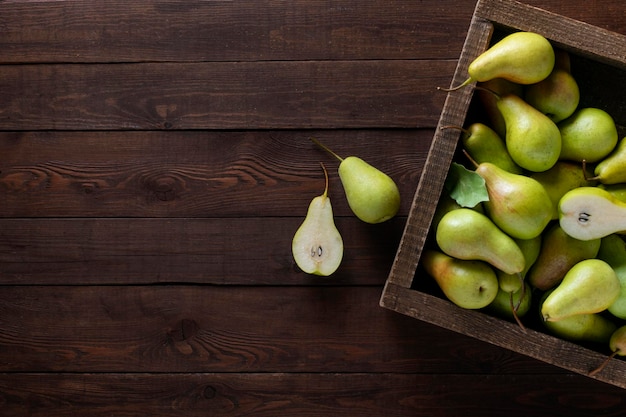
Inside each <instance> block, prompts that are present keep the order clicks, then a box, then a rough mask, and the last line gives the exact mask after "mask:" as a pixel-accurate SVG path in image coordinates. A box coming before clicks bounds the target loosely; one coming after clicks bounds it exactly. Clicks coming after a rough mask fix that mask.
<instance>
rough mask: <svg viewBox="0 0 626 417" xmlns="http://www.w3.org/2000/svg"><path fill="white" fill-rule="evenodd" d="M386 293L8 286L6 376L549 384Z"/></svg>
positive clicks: (2, 357) (3, 338)
mask: <svg viewBox="0 0 626 417" xmlns="http://www.w3.org/2000/svg"><path fill="white" fill-rule="evenodd" d="M379 296H380V287H378V286H375V287H338V288H337V287H335V288H328V287H315V286H310V287H307V286H299V287H279V286H266V287H224V286H184V285H176V286H164V285H159V286H86V287H85V286H46V287H43V286H4V287H3V288H2V291H0V311H1V312H2V314H1V315H0V372H81V373H92V372H170V373H181V372H240V373H247V372H289V373H300V372H320V373H326V372H333V373H335V372H368V373H373V374H377V373H380V372H399V373H407V372H409V373H411V372H414V373H476V372H478V373H530V374H532V373H551V372H555V369H558V368H553V367H549V366H548V365H546V364H543V363H541V362H537V361H533V360H531V359H526V358H524V357H522V356H518V355H515V354H513V353H509V352H506V351H503V350H501V349H498V348H495V347H493V346H490V345H488V344H485V343H483V342H478V341H474V340H472V339H470V338H464V337H461V336H460V335H457V334H455V333H453V332H450V331H447V330H444V329H441V328H438V327H435V326H430V325H428V324H425V323H419V322H418V321H416V320H413V319H411V318H408V317H405V316H403V315H401V314H397V313H394V312H391V311H388V310H386V309H382V308H380V307H378V305H377V299H378V297H379Z"/></svg>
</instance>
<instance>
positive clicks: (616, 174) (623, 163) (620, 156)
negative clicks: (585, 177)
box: [592, 138, 626, 184]
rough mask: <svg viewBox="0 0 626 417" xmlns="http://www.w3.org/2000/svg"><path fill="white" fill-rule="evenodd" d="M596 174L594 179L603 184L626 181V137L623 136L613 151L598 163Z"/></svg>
mask: <svg viewBox="0 0 626 417" xmlns="http://www.w3.org/2000/svg"><path fill="white" fill-rule="evenodd" d="M594 174H595V177H593V178H592V180H597V181H600V182H601V183H602V184H619V183H623V182H626V138H622V139H621V140H620V141H619V142H618V144H617V146H616V147H615V149H614V150H613V152H611V153H610V154H609V156H607V157H606V158H604V159H603V160H602V161H600V162H599V163H598V164H597V165H596V168H595V170H594Z"/></svg>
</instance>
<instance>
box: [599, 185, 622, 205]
mask: <svg viewBox="0 0 626 417" xmlns="http://www.w3.org/2000/svg"><path fill="white" fill-rule="evenodd" d="M597 187H598V188H601V189H603V190H606V191H608V192H609V194H611V195H612V196H613V197H615V198H617V199H618V200H619V201H623V202H624V203H626V183H623V182H621V183H619V184H598V185H597Z"/></svg>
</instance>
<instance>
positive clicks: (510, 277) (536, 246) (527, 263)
mask: <svg viewBox="0 0 626 417" xmlns="http://www.w3.org/2000/svg"><path fill="white" fill-rule="evenodd" d="M513 240H514V241H515V243H517V246H519V248H520V250H521V251H522V254H524V269H523V270H522V271H521V272H520V273H518V274H507V273H504V272H502V271H500V270H497V271H496V275H497V276H498V283H499V284H500V289H501V290H502V291H504V292H507V293H514V292H517V291H519V290H520V289H521V288H522V285H523V284H524V279H525V278H526V275H527V274H528V271H529V270H530V268H531V266H532V265H533V264H534V263H535V261H536V260H537V258H538V257H539V254H540V253H541V235H539V236H536V237H534V238H532V239H513Z"/></svg>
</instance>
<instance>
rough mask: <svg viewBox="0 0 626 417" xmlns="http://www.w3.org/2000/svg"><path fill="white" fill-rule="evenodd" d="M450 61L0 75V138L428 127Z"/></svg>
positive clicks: (71, 69) (21, 69)
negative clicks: (35, 133)
mask: <svg viewBox="0 0 626 417" xmlns="http://www.w3.org/2000/svg"><path fill="white" fill-rule="evenodd" d="M453 68H454V61H419V60H402V61H401V60H384V61H377V60H372V61H370V60H367V61H280V62H276V61H272V62H210V63H159V64H157V63H143V64H119V65H107V64H75V65H60V64H39V65H3V66H2V65H0V91H2V92H3V99H2V101H1V102H0V126H2V129H3V130H51V129H54V130H76V129H78V130H130V129H135V130H137V129H148V130H159V129H165V130H172V129H289V128H304V129H309V128H358V127H368V128H381V127H401V128H413V127H432V126H434V124H435V123H436V120H437V118H436V114H437V111H438V109H440V108H441V104H442V103H443V99H444V97H445V96H444V95H443V94H438V93H437V90H436V88H437V86H440V85H447V82H448V80H449V78H450V76H451V73H452V70H453Z"/></svg>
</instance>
